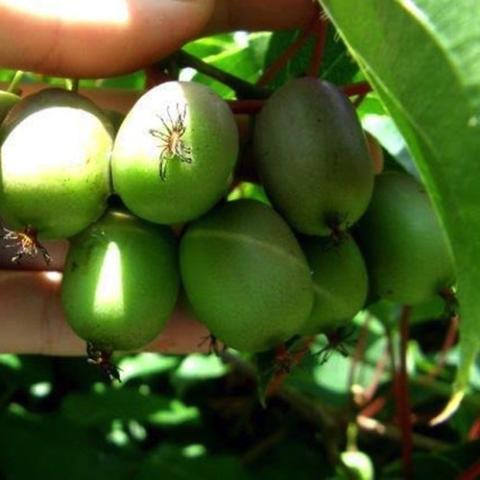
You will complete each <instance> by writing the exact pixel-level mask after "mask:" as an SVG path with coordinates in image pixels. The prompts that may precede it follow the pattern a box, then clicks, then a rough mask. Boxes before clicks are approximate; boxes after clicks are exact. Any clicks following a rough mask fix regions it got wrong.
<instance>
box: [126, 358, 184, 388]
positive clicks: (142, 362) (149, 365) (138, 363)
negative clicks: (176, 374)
mask: <svg viewBox="0 0 480 480" xmlns="http://www.w3.org/2000/svg"><path fill="white" fill-rule="evenodd" d="M179 362H180V359H179V358H178V357H174V356H167V355H159V354H156V353H138V354H136V355H129V356H128V357H124V358H122V360H121V361H120V362H119V363H118V368H119V370H120V372H121V377H122V382H123V383H126V382H128V381H129V380H133V379H146V378H150V377H152V376H157V375H159V374H162V373H166V372H168V371H170V370H172V369H174V368H175V367H176V366H177V365H178V364H179Z"/></svg>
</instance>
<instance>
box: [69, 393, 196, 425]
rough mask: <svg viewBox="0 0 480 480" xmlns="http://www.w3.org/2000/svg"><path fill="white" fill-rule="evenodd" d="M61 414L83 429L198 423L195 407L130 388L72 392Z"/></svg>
mask: <svg viewBox="0 0 480 480" xmlns="http://www.w3.org/2000/svg"><path fill="white" fill-rule="evenodd" d="M62 413H63V415H64V416H65V417H66V418H67V419H68V420H70V421H71V422H73V423H75V424H77V425H82V426H84V427H89V426H95V425H101V424H107V423H109V422H111V421H113V420H117V419H118V420H125V421H128V420H137V421H140V422H146V423H150V424H154V425H162V426H165V425H166V426H171V425H178V424H181V423H186V422H192V421H197V420H198V419H199V415H200V414H199V412H198V409H197V408H196V407H188V406H186V405H184V404H183V403H182V402H180V401H179V400H172V399H170V398H166V397H162V396H160V395H153V394H149V393H148V392H145V393H144V392H143V391H141V390H134V389H129V388H121V389H112V388H109V389H107V390H105V391H104V392H100V393H93V392H92V393H88V394H82V393H78V394H75V393H72V394H70V395H67V396H66V397H65V399H64V401H63V404H62Z"/></svg>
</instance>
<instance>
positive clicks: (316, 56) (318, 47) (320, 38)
mask: <svg viewBox="0 0 480 480" xmlns="http://www.w3.org/2000/svg"><path fill="white" fill-rule="evenodd" d="M327 31H328V23H327V21H326V20H325V19H324V18H323V17H320V19H318V21H317V22H316V23H315V26H314V28H313V35H314V36H315V46H314V49H313V54H312V59H311V61H310V68H309V70H308V75H309V76H310V77H317V76H318V73H319V71H320V67H321V65H322V60H323V54H324V52H325V45H326V43H327Z"/></svg>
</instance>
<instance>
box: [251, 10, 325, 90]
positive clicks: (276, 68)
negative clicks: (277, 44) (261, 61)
mask: <svg viewBox="0 0 480 480" xmlns="http://www.w3.org/2000/svg"><path fill="white" fill-rule="evenodd" d="M317 22H318V17H317V14H315V15H314V17H313V19H312V21H311V22H310V23H309V24H308V25H307V27H306V28H305V29H304V30H303V31H302V32H301V33H300V35H299V36H298V38H297V39H296V40H295V41H294V42H293V43H291V44H290V45H289V46H288V48H286V49H285V50H284V51H283V52H282V54H281V55H280V56H279V57H278V58H276V59H275V60H274V61H273V63H272V64H271V65H270V66H269V67H268V68H267V69H266V70H265V72H264V73H263V75H262V76H261V77H260V78H259V80H258V81H257V85H258V86H259V87H264V86H265V85H268V84H269V83H270V82H271V81H272V80H273V79H274V78H275V77H276V76H277V75H278V74H279V73H280V72H281V71H282V70H283V68H284V67H285V65H286V64H287V63H288V62H289V61H290V59H291V58H293V57H294V56H295V55H296V54H297V52H298V51H299V50H300V49H301V48H302V47H303V46H304V45H305V43H306V42H307V40H308V38H309V37H310V35H311V33H312V30H313V29H314V28H315V26H316V24H317Z"/></svg>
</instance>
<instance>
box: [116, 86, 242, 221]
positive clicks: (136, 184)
mask: <svg viewBox="0 0 480 480" xmlns="http://www.w3.org/2000/svg"><path fill="white" fill-rule="evenodd" d="M237 155H238V131H237V126H236V123H235V120H234V117H233V114H232V112H231V110H230V108H229V107H228V105H227V104H226V102H225V101H224V100H223V99H222V98H220V97H219V96H218V95H217V94H216V93H215V92H214V91H213V90H211V89H210V88H208V87H206V86H204V85H201V84H198V83H193V82H166V83H163V84H161V85H159V86H157V87H155V88H153V89H151V90H149V91H148V92H147V93H146V94H145V95H143V96H142V97H141V98H140V99H139V100H138V101H137V103H136V104H135V105H134V106H133V108H132V110H131V111H130V112H129V113H128V115H127V116H126V118H125V120H124V122H123V123H122V125H121V126H120V129H119V131H118V134H117V137H116V139H115V144H114V149H113V153H112V177H113V184H114V190H115V192H116V193H118V195H119V196H120V197H121V198H122V200H123V202H124V203H125V205H126V206H127V207H128V209H129V210H130V211H132V212H133V213H134V214H135V215H138V216H139V217H141V218H144V219H146V220H148V221H151V222H155V223H160V224H176V223H182V222H186V221H189V220H193V219H195V218H197V217H199V216H200V215H202V214H204V213H206V212H207V211H208V210H209V209H211V208H212V207H213V206H214V205H215V204H216V203H217V202H218V201H219V200H220V199H221V198H222V197H223V196H224V195H225V194H226V192H227V190H228V187H229V185H230V183H231V181H232V178H233V171H234V167H235V163H236V161H237Z"/></svg>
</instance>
